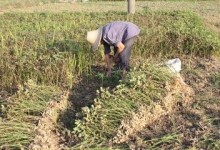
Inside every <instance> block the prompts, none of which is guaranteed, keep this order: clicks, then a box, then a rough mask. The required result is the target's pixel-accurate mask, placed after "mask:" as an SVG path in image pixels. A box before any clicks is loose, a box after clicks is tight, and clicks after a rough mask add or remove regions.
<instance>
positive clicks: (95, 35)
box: [86, 27, 102, 51]
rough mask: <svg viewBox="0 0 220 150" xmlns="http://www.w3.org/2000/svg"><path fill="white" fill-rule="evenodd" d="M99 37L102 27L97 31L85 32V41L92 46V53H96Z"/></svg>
mask: <svg viewBox="0 0 220 150" xmlns="http://www.w3.org/2000/svg"><path fill="white" fill-rule="evenodd" d="M101 37H102V27H101V28H99V29H97V30H93V31H89V32H87V36H86V40H87V41H88V42H89V43H91V44H92V50H93V51H96V50H97V49H98V46H99V44H100V41H101Z"/></svg>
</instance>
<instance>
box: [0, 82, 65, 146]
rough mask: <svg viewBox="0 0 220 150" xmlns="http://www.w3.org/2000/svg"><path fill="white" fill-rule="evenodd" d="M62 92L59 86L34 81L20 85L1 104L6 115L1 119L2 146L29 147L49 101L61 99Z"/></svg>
mask: <svg viewBox="0 0 220 150" xmlns="http://www.w3.org/2000/svg"><path fill="white" fill-rule="evenodd" d="M61 94H62V92H61V90H60V89H59V88H58V87H52V86H39V85H36V84H35V83H33V81H29V82H28V83H27V84H26V85H25V86H24V87H20V88H19V91H18V92H17V94H15V95H14V96H12V97H10V99H8V100H7V103H4V104H2V105H1V106H2V108H3V107H4V108H5V110H4V111H5V115H4V116H2V119H1V120H0V139H1V140H0V148H1V149H3V148H12V149H18V148H19V149H22V148H25V149H27V147H28V144H30V142H31V141H32V140H33V138H34V136H35V135H34V132H35V131H34V129H35V127H36V125H37V123H38V121H39V119H40V117H41V116H42V113H43V112H44V110H45V109H46V107H47V104H48V102H49V101H51V100H59V98H60V97H59V96H61ZM0 112H1V111H0Z"/></svg>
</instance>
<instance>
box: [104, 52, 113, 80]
mask: <svg viewBox="0 0 220 150" xmlns="http://www.w3.org/2000/svg"><path fill="white" fill-rule="evenodd" d="M105 62H106V65H107V69H108V71H107V76H111V74H112V66H111V60H110V54H109V53H108V54H105Z"/></svg>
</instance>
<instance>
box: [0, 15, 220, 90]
mask: <svg viewBox="0 0 220 150" xmlns="http://www.w3.org/2000/svg"><path fill="white" fill-rule="evenodd" d="M94 17H95V18H96V19H95V20H94V19H93V18H94ZM0 19H1V20H0V27H1V28H0V34H1V37H0V48H1V51H0V54H1V55H0V68H1V70H4V71H0V75H1V76H0V81H1V84H0V87H1V88H12V87H17V86H18V85H19V84H21V85H22V84H23V83H25V82H27V80H29V79H32V80H34V81H35V82H36V83H39V84H47V85H57V86H65V87H71V86H72V81H73V78H74V76H75V75H79V74H82V73H88V72H89V71H90V68H91V65H92V63H94V62H95V61H96V62H98V63H100V62H101V61H102V56H100V55H102V51H103V49H102V48H100V53H96V54H95V55H94V54H93V53H92V52H91V50H90V45H89V44H88V43H87V42H86V40H85V34H86V32H87V31H89V30H93V29H96V28H98V27H99V26H101V25H104V24H106V23H108V22H110V21H113V20H123V21H131V22H134V23H135V24H137V25H138V26H139V27H140V28H141V34H140V36H139V38H138V40H137V42H136V44H135V47H134V51H133V55H135V56H142V57H151V56H155V55H157V56H163V57H167V56H174V55H175V56H176V55H178V54H183V53H187V54H191V55H198V54H199V55H203V56H204V55H205V56H206V55H209V54H213V53H217V52H219V49H220V42H219V41H220V40H219V37H218V35H217V34H215V33H213V32H212V31H210V30H208V29H206V28H205V26H204V24H203V23H202V20H201V19H200V18H199V17H198V16H197V15H195V14H194V13H191V12H181V11H174V12H151V11H146V12H142V13H137V14H135V15H127V13H120V12H108V13H61V14H51V13H33V14H23V13H20V14H4V15H1V16H0Z"/></svg>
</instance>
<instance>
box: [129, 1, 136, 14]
mask: <svg viewBox="0 0 220 150" xmlns="http://www.w3.org/2000/svg"><path fill="white" fill-rule="evenodd" d="M128 13H130V14H134V13H135V0H128Z"/></svg>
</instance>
